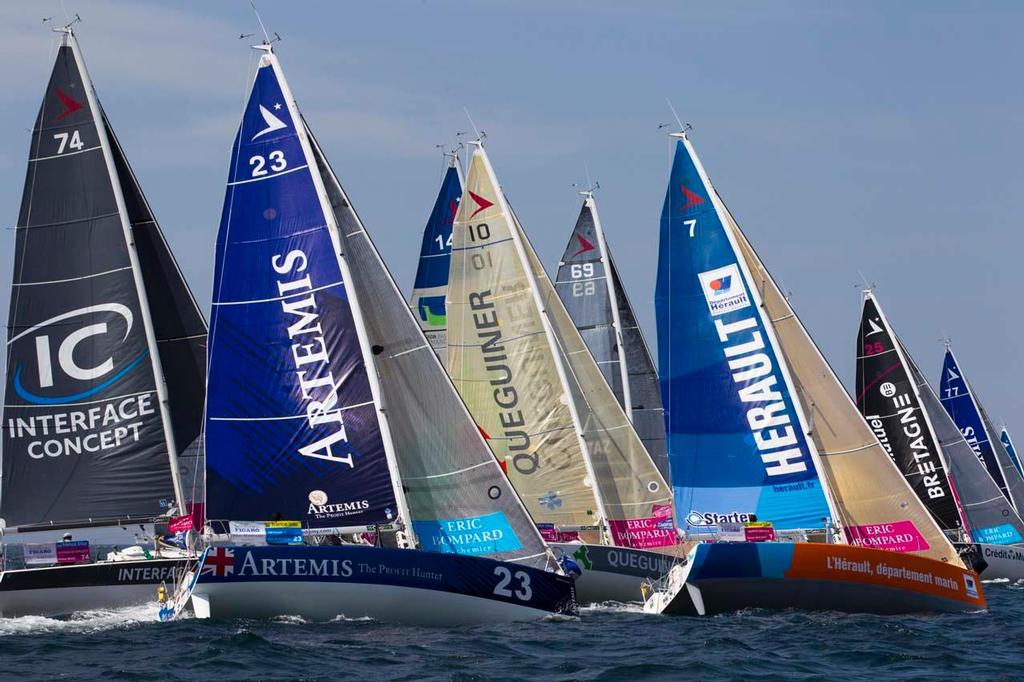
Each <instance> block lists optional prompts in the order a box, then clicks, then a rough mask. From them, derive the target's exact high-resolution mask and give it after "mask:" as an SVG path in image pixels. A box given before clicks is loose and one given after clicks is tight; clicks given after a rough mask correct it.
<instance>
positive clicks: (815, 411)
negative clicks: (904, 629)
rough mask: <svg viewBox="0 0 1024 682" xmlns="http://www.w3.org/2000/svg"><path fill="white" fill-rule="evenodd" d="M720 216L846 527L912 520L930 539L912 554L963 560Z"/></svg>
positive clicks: (757, 263)
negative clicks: (774, 339)
mask: <svg viewBox="0 0 1024 682" xmlns="http://www.w3.org/2000/svg"><path fill="white" fill-rule="evenodd" d="M723 205H724V204H723ZM725 218H726V223H727V225H728V227H729V229H731V230H732V231H733V233H734V234H735V235H736V240H737V243H738V244H739V247H740V251H741V253H742V254H743V258H744V260H745V261H746V263H747V267H748V268H749V269H750V273H751V275H752V276H753V279H754V284H755V286H757V288H758V291H759V292H760V294H761V300H762V301H763V302H764V307H765V310H766V312H767V314H768V318H769V319H770V320H771V323H772V326H773V327H774V329H775V334H776V336H777V337H778V340H779V345H780V346H781V348H782V352H783V354H784V355H785V356H786V362H787V363H788V364H789V368H790V371H791V373H792V378H793V383H794V385H795V386H796V389H797V391H798V393H799V395H800V401H801V403H802V404H803V406H804V409H806V410H807V411H808V414H807V422H808V424H809V425H810V428H811V436H812V438H813V439H814V444H815V446H816V447H817V449H818V455H819V457H820V462H821V467H822V472H821V474H822V477H823V479H824V480H825V482H826V485H828V486H829V488H830V490H831V491H832V497H833V499H834V501H835V504H836V507H837V508H838V513H839V516H840V517H841V518H840V519H839V521H840V522H841V523H842V525H843V526H844V529H847V532H848V533H849V529H850V528H851V527H854V526H860V527H866V526H872V527H876V526H886V525H890V524H893V523H894V522H898V521H910V522H911V523H913V524H914V526H915V527H916V528H917V531H918V532H919V533H920V534H921V536H923V538H924V540H925V541H926V542H927V545H928V548H927V549H924V548H921V549H919V550H917V551H916V552H915V553H917V554H922V555H924V556H928V557H930V558H933V559H938V560H940V561H946V562H949V563H953V564H956V565H957V566H963V562H962V561H961V560H960V557H959V556H958V555H957V553H956V550H955V549H954V547H953V545H952V544H950V542H949V540H948V539H947V538H946V536H945V535H943V533H942V531H941V530H940V529H939V527H938V525H936V523H935V521H934V519H932V517H931V515H930V514H929V513H928V510H926V509H925V508H924V505H922V504H921V501H920V500H919V499H918V498H917V496H916V495H915V494H914V491H913V490H912V489H911V488H910V486H908V485H907V482H906V480H905V479H904V478H903V475H902V474H901V473H900V471H899V469H897V468H896V465H895V464H893V462H892V460H891V459H890V457H889V455H888V453H886V451H885V448H884V447H883V446H882V444H881V443H880V442H879V441H878V438H877V437H875V434H874V433H873V432H872V431H871V429H870V427H869V426H868V424H867V423H866V422H865V421H864V417H862V416H861V414H860V412H859V411H858V410H857V407H856V406H855V405H854V403H853V401H852V400H851V399H850V395H849V394H848V393H847V392H846V389H845V388H843V385H842V384H841V383H840V382H839V379H838V377H836V375H835V372H833V371H832V368H831V366H830V365H829V364H828V363H827V362H826V361H825V358H824V357H823V356H822V355H821V352H820V351H819V350H818V347H817V345H816V344H815V343H814V341H813V340H812V339H811V337H810V335H809V334H808V333H807V330H806V329H805V328H804V326H803V324H802V323H801V322H800V319H799V318H798V317H797V316H796V313H795V312H794V311H793V308H792V307H790V305H789V302H788V301H787V300H786V298H785V296H783V295H782V292H781V291H780V290H779V288H778V286H777V285H776V284H775V282H774V280H772V277H771V275H770V274H769V273H768V270H767V269H766V268H765V266H764V263H762V262H761V259H760V258H759V257H758V255H757V253H756V252H755V251H754V249H753V247H752V246H751V245H750V242H748V241H747V238H746V236H745V235H744V234H743V231H742V230H741V229H740V227H739V225H738V224H737V223H736V221H735V219H734V218H733V217H732V215H731V214H730V213H729V211H728V210H726V211H725Z"/></svg>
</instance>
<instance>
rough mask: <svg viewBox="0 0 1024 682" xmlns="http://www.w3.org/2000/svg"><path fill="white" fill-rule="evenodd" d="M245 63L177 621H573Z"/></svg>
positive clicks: (488, 461)
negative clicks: (192, 528) (199, 553)
mask: <svg viewBox="0 0 1024 682" xmlns="http://www.w3.org/2000/svg"><path fill="white" fill-rule="evenodd" d="M256 49H258V50H260V51H261V52H262V54H261V56H260V60H259V66H258V69H257V72H256V77H255V80H254V81H253V85H252V90H251V93H250V95H249V98H248V103H247V105H246V108H245V112H244V114H243V117H242V122H241V125H240V127H239V131H238V134H237V137H236V139H235V142H234V146H233V151H232V157H231V165H230V170H229V174H228V183H227V192H226V197H225V202H224V211H223V215H222V220H221V226H220V231H219V234H218V238H217V254H216V270H215V280H214V294H213V296H214V300H213V314H212V317H211V325H210V364H209V372H210V387H211V391H210V393H209V395H208V397H207V405H206V442H207V459H206V464H207V478H206V480H207V504H208V518H209V519H210V524H211V529H212V531H213V533H211V534H210V541H211V543H212V546H211V547H210V548H208V549H207V550H206V551H205V553H204V555H203V557H202V560H201V562H200V564H199V566H198V568H197V570H196V572H195V574H194V577H193V578H192V579H191V580H190V581H187V582H186V583H185V586H186V588H185V589H184V590H182V591H181V592H180V593H179V594H178V595H177V597H176V599H175V606H176V608H178V609H179V611H180V606H181V605H182V604H183V603H185V602H187V601H189V600H190V601H191V604H192V607H193V609H194V611H195V613H196V615H197V616H199V617H204V618H205V617H211V618H230V617H271V616H277V615H285V614H294V615H299V616H302V617H305V618H312V619H318V620H320V619H329V618H334V617H336V616H338V615H339V614H343V615H345V616H347V617H372V618H378V619H384V620H389V621H397V622H403V623H418V624H459V623H490V622H494V621H510V620H525V619H535V618H538V617H542V616H545V615H549V614H552V613H572V612H573V611H574V609H575V602H574V599H573V587H572V581H571V579H570V578H569V577H567V576H565V575H563V574H561V573H560V572H556V570H557V569H558V564H557V560H556V559H555V557H554V556H553V554H552V552H551V551H550V549H549V548H548V547H547V545H546V544H545V543H544V540H543V539H542V538H541V536H540V534H539V532H538V531H537V529H536V527H535V526H534V525H533V523H532V521H531V520H530V517H529V515H528V514H527V512H526V510H525V508H524V507H523V504H522V502H521V500H520V499H519V498H518V497H517V496H516V494H515V491H514V490H513V489H512V488H511V486H510V485H509V484H508V481H507V480H506V479H505V477H504V475H503V474H502V472H501V470H500V468H499V467H498V464H497V462H496V461H495V460H494V457H493V456H492V454H491V451H490V449H489V448H488V447H487V444H486V443H485V442H484V440H483V437H482V436H481V435H480V433H479V431H478V429H477V427H476V424H475V423H474V422H473V420H472V419H471V418H470V416H469V414H468V412H467V411H466V408H465V406H464V405H463V404H462V402H461V401H460V399H459V397H458V395H457V393H456V392H455V389H454V387H453V386H452V384H451V382H450V380H449V379H448V378H447V375H446V374H445V371H444V368H443V367H442V366H441V363H440V362H439V360H438V359H437V356H436V355H435V354H434V352H433V351H432V350H431V348H430V345H429V344H428V343H427V340H426V338H425V337H424V336H423V332H422V331H421V330H420V327H419V325H418V324H417V322H416V320H415V318H414V317H413V315H412V312H411V311H410V309H409V307H408V305H407V303H406V301H405V300H404V298H403V297H402V295H401V294H400V292H399V291H398V288H397V287H396V285H395V283H394V280H393V279H392V278H391V275H390V273H389V272H388V271H387V269H386V267H385V266H384V263H383V261H382V260H381V258H380V255H379V254H378V252H377V250H376V248H375V247H374V245H373V243H372V242H371V241H370V238H369V235H368V234H367V232H366V230H365V228H364V227H363V224H362V223H361V222H360V220H359V218H358V217H357V215H356V213H355V211H354V210H353V208H352V206H351V203H350V201H349V200H348V197H347V196H346V195H345V193H344V191H343V190H342V188H341V185H340V184H339V182H338V180H337V177H336V176H335V174H334V172H333V171H332V170H331V168H330V166H329V165H328V163H327V160H326V158H325V157H324V154H323V151H322V150H321V148H320V146H319V145H318V144H317V142H316V140H315V138H314V137H313V135H312V133H311V132H310V130H309V127H308V125H307V124H306V122H305V120H304V119H303V117H302V115H301V114H300V112H299V109H298V106H297V104H296V102H295V99H294V97H293V96H292V94H291V91H290V89H289V87H288V83H287V81H286V80H285V77H284V74H283V72H282V70H281V66H280V63H279V62H278V59H277V56H276V55H275V53H274V50H273V48H272V46H271V45H270V44H269V43H264V44H262V45H259V46H256ZM367 534H370V539H369V542H371V544H367V541H368V540H367ZM222 540H223V541H222ZM317 542H319V543H320V544H315V543H317ZM417 550H420V551H417ZM549 569H551V570H549Z"/></svg>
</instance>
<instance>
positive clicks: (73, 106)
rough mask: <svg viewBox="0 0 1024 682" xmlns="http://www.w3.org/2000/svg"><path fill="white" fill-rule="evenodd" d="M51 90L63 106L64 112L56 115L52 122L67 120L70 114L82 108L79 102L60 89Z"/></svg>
mask: <svg viewBox="0 0 1024 682" xmlns="http://www.w3.org/2000/svg"><path fill="white" fill-rule="evenodd" d="M53 90H54V92H55V93H56V95H57V99H59V100H60V103H61V104H63V105H64V111H62V112H61V113H59V114H57V117H56V118H55V119H53V120H54V122H57V121H60V120H62V119H64V118H67V117H68V116H70V115H71V114H73V113H75V112H76V111H78V110H79V109H81V108H82V103H81V102H79V101H77V100H76V99H75V98H74V97H72V96H71V95H69V94H67V93H66V92H64V91H63V90H61V89H60V88H58V87H54V89H53Z"/></svg>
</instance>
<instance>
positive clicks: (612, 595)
mask: <svg viewBox="0 0 1024 682" xmlns="http://www.w3.org/2000/svg"><path fill="white" fill-rule="evenodd" d="M551 546H552V548H554V550H555V553H556V555H561V554H564V555H566V556H569V557H572V559H573V560H574V561H576V563H578V564H580V567H581V568H582V569H583V575H581V576H580V577H579V578H578V579H577V580H576V601H577V602H578V603H580V604H595V603H601V602H607V601H618V602H642V601H643V599H644V597H643V594H642V593H641V591H640V585H641V584H642V583H643V582H644V581H645V580H652V581H656V580H660V579H661V578H662V577H663V576H664V575H665V574H666V573H668V571H669V569H670V568H672V566H673V565H674V564H675V563H679V562H680V561H685V559H677V558H675V557H673V556H671V555H667V554H661V553H659V552H652V551H650V550H644V549H631V548H629V547H608V546H606V545H584V544H578V543H557V544H552V545H551Z"/></svg>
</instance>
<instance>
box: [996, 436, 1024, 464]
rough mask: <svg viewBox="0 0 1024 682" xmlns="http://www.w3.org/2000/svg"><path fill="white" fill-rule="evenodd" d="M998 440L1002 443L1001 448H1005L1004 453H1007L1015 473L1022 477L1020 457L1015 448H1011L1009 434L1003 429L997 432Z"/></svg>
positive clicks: (1011, 443) (1011, 442)
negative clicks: (1015, 468)
mask: <svg viewBox="0 0 1024 682" xmlns="http://www.w3.org/2000/svg"><path fill="white" fill-rule="evenodd" d="M999 440H1000V441H1002V443H1003V447H1004V448H1006V452H1007V453H1009V455H1010V459H1012V460H1013V466H1015V467H1017V472H1018V473H1019V474H1020V475H1021V476H1024V468H1022V467H1021V464H1020V457H1018V456H1017V448H1015V447H1013V441H1012V440H1010V432H1009V431H1007V430H1006V429H1005V428H1004V429H1003V430H1002V431H1000V432H999Z"/></svg>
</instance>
